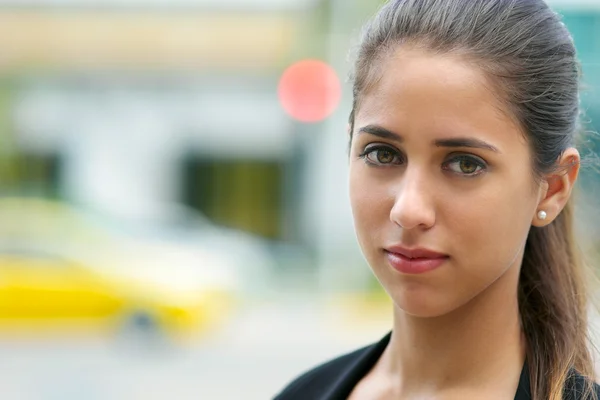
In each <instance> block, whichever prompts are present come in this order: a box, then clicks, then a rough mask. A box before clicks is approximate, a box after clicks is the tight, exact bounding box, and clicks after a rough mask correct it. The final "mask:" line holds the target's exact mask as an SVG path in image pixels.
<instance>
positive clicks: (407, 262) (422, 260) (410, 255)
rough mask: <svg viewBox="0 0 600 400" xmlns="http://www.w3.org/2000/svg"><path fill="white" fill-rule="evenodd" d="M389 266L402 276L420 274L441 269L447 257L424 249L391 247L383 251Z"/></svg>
mask: <svg viewBox="0 0 600 400" xmlns="http://www.w3.org/2000/svg"><path fill="white" fill-rule="evenodd" d="M384 252H385V254H386V257H387V260H388V262H389V264H390V266H391V267H392V268H393V269H395V270H396V271H398V272H400V273H403V274H422V273H425V272H429V271H432V270H434V269H437V268H439V267H441V266H442V265H443V264H444V263H446V261H447V260H448V259H449V258H450V256H449V255H447V254H444V253H439V252H437V251H433V250H429V249H425V248H413V249H409V248H405V247H402V246H391V247H388V248H385V249H384Z"/></svg>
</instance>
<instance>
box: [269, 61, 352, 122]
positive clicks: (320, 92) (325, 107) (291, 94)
mask: <svg viewBox="0 0 600 400" xmlns="http://www.w3.org/2000/svg"><path fill="white" fill-rule="evenodd" d="M278 95H279V101H280V102H281V105H282V106H283V109H284V110H285V111H286V112H287V113H288V114H289V115H290V116H291V117H292V118H294V119H297V120H299V121H301V122H318V121H322V120H324V119H325V118H327V117H328V116H330V115H331V114H332V113H333V112H334V111H335V109H336V108H337V106H338V105H339V103H340V99H341V97H342V88H341V84H340V81H339V79H338V76H337V73H336V72H335V70H334V69H333V68H332V67H330V66H329V65H328V64H326V63H324V62H323V61H319V60H303V61H299V62H297V63H295V64H293V65H291V66H290V67H288V68H287V69H286V70H285V71H284V73H283V75H282V76H281V79H280V81H279V88H278Z"/></svg>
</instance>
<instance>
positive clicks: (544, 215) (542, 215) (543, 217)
mask: <svg viewBox="0 0 600 400" xmlns="http://www.w3.org/2000/svg"><path fill="white" fill-rule="evenodd" d="M537 216H538V218H539V219H541V220H545V219H546V217H547V216H548V214H546V211H544V210H540V211H539V212H538V213H537Z"/></svg>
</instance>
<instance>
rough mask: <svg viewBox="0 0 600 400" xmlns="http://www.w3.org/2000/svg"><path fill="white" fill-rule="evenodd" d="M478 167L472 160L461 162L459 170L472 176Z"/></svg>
mask: <svg viewBox="0 0 600 400" xmlns="http://www.w3.org/2000/svg"><path fill="white" fill-rule="evenodd" d="M477 167H478V165H477V164H475V163H474V162H473V161H471V160H467V159H463V160H460V164H459V168H460V172H462V173H463V174H472V173H474V172H476V171H477Z"/></svg>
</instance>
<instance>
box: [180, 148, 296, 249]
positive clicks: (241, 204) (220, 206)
mask: <svg viewBox="0 0 600 400" xmlns="http://www.w3.org/2000/svg"><path fill="white" fill-rule="evenodd" d="M183 174H184V194H183V197H184V199H183V201H184V203H186V204H187V205H189V206H191V207H193V208H196V209H198V210H200V211H201V212H202V213H204V214H205V215H206V216H207V217H209V218H210V219H211V220H212V221H214V222H215V223H217V224H221V225H225V226H229V227H233V228H238V229H242V230H245V231H248V232H252V233H255V234H259V235H261V236H264V237H267V238H272V239H280V238H281V237H282V219H283V215H282V213H283V204H282V195H283V189H284V188H283V177H284V165H283V164H282V163H281V162H278V161H265V160H222V159H221V160H215V159H205V158H200V157H195V156H190V157H187V159H186V160H185V161H184V171H183Z"/></svg>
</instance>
